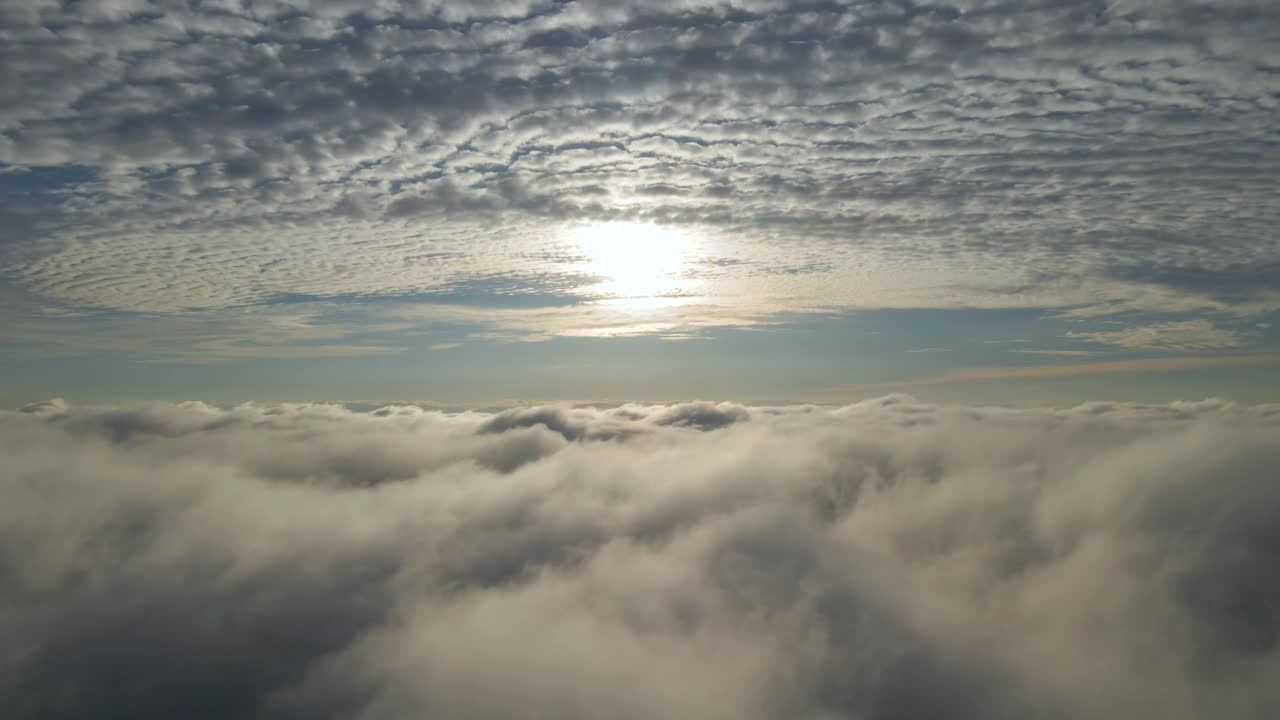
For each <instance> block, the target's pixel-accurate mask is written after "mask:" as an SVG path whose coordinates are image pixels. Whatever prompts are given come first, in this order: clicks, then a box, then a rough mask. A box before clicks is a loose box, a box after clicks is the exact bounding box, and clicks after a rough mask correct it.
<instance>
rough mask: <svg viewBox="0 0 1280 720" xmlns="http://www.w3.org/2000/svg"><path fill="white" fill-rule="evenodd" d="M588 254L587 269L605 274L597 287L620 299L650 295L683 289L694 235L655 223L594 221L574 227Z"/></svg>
mask: <svg viewBox="0 0 1280 720" xmlns="http://www.w3.org/2000/svg"><path fill="white" fill-rule="evenodd" d="M572 233H573V234H572V239H573V243H574V244H575V245H576V246H577V249H578V251H579V252H580V253H581V254H582V256H583V257H584V258H585V261H584V262H583V264H582V269H583V270H584V271H586V272H587V273H589V274H591V275H593V276H595V277H597V278H599V281H598V282H596V283H594V284H593V285H592V286H591V289H592V290H593V291H594V292H598V293H601V294H604V295H610V296H613V297H618V298H647V297H654V296H659V295H664V294H669V293H673V292H675V291H677V290H679V289H680V277H679V274H680V272H681V271H682V270H683V269H684V267H685V263H686V261H687V256H688V254H689V238H688V236H687V235H686V234H685V233H684V232H681V231H680V230H676V229H674V228H669V227H663V226H660V225H655V224H653V223H634V222H607V223H592V224H590V225H584V226H581V227H579V228H576V229H575V230H573V231H572Z"/></svg>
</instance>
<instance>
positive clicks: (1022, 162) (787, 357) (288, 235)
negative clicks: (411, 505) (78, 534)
mask: <svg viewBox="0 0 1280 720" xmlns="http://www.w3.org/2000/svg"><path fill="white" fill-rule="evenodd" d="M0 65H2V66H3V67H4V73H3V77H2V78H0V405H3V406H6V407H17V406H20V405H23V404H26V403H31V402H36V401H41V400H46V399H48V398H52V397H65V398H67V399H69V400H73V401H92V402H117V401H145V400H170V401H177V400H188V399H193V400H204V401H209V402H215V403H234V402H240V401H244V400H259V401H298V402H301V401H332V402H351V403H378V402H384V401H400V402H417V403H422V404H424V405H430V404H434V405H437V406H441V407H486V406H505V405H510V404H519V403H537V402H543V401H555V402H581V403H589V402H596V403H620V402H627V401H643V402H670V401H680V400H692V399H697V398H704V399H712V400H732V401H739V402H749V403H788V402H802V403H835V404H839V403H846V402H851V401H856V400H859V399H862V398H869V397H876V396H880V395H884V394H886V393H889V392H906V393H910V394H912V395H914V396H917V397H920V398H925V399H929V400H935V401H939V402H961V403H991V404H1009V405H1028V404H1030V405H1046V404H1056V405H1061V404H1074V403H1078V402H1081V401H1085V400H1132V401H1141V402H1163V401H1169V400H1175V399H1201V398H1206V397H1222V398H1227V399H1231V400H1236V401H1242V402H1264V401H1276V400H1280V382H1277V380H1280V327H1277V318H1278V316H1280V236H1278V235H1277V233H1276V230H1275V228H1276V225H1277V222H1278V221H1280V202H1277V193H1276V185H1277V182H1276V181H1277V179H1278V178H1280V124H1278V123H1277V117H1280V112H1278V111H1280V5H1277V4H1276V3H1274V2H1262V1H1259V2H1246V1H1243V0H1240V1H1236V0H1219V1H1215V2H1191V1H1189V0H1152V1H1150V2H1136V1H1132V0H1126V1H1120V2H1103V1H1096V0H1089V1H1080V2H1076V1H1074V0H1067V1H1053V2H1048V1H1044V2H1039V1H1034V0H1027V1H1025V2H1013V1H1010V0H955V1H954V2H939V3H928V2H905V1H904V2H897V1H894V2H862V3H858V2H778V1H775V0H741V1H734V2H725V1H719V0H716V1H705V0H669V1H667V0H663V1H654V2H609V3H592V2H558V1H554V2H553V1H539V0H484V1H476V2H439V1H436V0H415V1H407V0H406V1H398V0H379V1H377V2H354V1H353V0H335V1H333V2H305V1H303V0H206V1H196V0H191V1H189V2H181V1H178V0H161V1H157V2H146V1H143V0H80V1H79V2H62V1H60V0H0Z"/></svg>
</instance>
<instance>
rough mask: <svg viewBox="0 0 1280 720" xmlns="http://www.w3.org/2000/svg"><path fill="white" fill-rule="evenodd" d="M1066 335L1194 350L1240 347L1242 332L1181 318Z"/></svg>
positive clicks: (1140, 347)
mask: <svg viewBox="0 0 1280 720" xmlns="http://www.w3.org/2000/svg"><path fill="white" fill-rule="evenodd" d="M1067 337H1069V338H1076V339H1081V340H1089V341H1091V342H1096V343H1102V344H1104V345H1118V346H1120V347H1123V348H1128V349H1130V350H1169V351H1182V352H1194V351H1197V350H1218V349H1222V348H1234V347H1240V345H1241V339H1240V335H1239V334H1238V333H1236V332H1235V331H1234V330H1225V329H1223V328H1219V327H1217V326H1216V325H1214V324H1213V323H1212V322H1211V321H1209V320H1182V321H1175V322H1165V323H1156V324H1154V325H1145V326H1142V327H1135V328H1127V329H1125V330H1102V331H1097V332H1069V333H1067Z"/></svg>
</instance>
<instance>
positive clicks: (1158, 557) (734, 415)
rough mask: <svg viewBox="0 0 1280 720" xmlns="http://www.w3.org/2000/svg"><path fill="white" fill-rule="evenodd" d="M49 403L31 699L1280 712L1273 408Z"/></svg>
mask: <svg viewBox="0 0 1280 720" xmlns="http://www.w3.org/2000/svg"><path fill="white" fill-rule="evenodd" d="M548 42H550V40H548ZM26 410H27V411H26V412H5V413H2V414H0V451H2V452H3V454H4V457H5V463H4V466H3V470H2V471H0V607H3V612H0V667H3V672H0V703H2V705H3V707H4V708H5V715H6V716H7V717H11V718H37V717H39V718H59V717H68V718H70V717H76V718H82V717H95V718H136V717H144V716H145V717H189V718H246V717H279V718H289V717H300V718H301V717H306V718H317V717H321V718H324V717H333V718H354V717H359V718H379V719H380V718H388V719H391V718H404V717H440V718H509V717H558V718H657V717H672V718H733V719H735V720H738V719H742V718H834V717H857V718H902V717H967V718H1004V717H1010V718H1012V717H1028V716H1034V717H1048V718H1114V717H1165V718H1203V717H1218V718H1269V717H1276V716H1277V713H1280V684H1278V683H1276V682H1275V679H1276V678H1277V677H1280V675H1278V674H1277V673H1278V672H1280V650H1278V649H1277V636H1278V634H1280V579H1277V576H1276V575H1275V573H1274V568H1275V565H1276V562H1277V560H1278V559H1280V485H1278V484H1277V483H1276V477H1275V468H1277V467H1280V446H1278V445H1277V443H1276V442H1275V439H1276V436H1277V435H1276V429H1277V426H1278V425H1280V408H1276V407H1264V406H1259V407H1241V406H1235V405H1231V404H1228V403H1223V402H1218V401H1206V402H1201V403H1178V404H1171V405H1158V406H1140V405H1122V404H1092V405H1083V406H1080V407H1076V408H1073V409H1065V410H1002V409H990V408H966V407H943V406H932V405H925V404H921V403H918V402H916V401H914V400H912V399H911V398H908V397H902V396H894V397H888V398H882V399H878V400H872V401H867V402H863V403H860V404H856V405H852V406H848V407H844V408H838V409H831V408H815V407H789V408H746V407H740V406H734V405H726V404H721V405H714V404H709V403H708V404H687V405H681V406H669V407H642V406H624V407H620V408H613V409H583V408H576V409H565V408H533V409H522V410H515V411H510V412H507V413H502V414H496V415H495V414H484V413H462V414H444V413H438V412H432V411H425V410H421V409H418V408H414V407H389V408H384V409H382V410H379V411H375V412H372V413H357V412H352V411H350V410H347V409H344V408H341V407H336V406H324V405H293V406H258V405H244V406H240V407H236V408H233V409H229V410H226V409H217V408H213V407H209V406H206V405H202V404H196V403H189V404H181V405H154V406H147V407H141V408H88V407H78V406H68V405H67V404H65V403H61V402H49V403H42V404H40V405H37V406H31V407H28V408H26Z"/></svg>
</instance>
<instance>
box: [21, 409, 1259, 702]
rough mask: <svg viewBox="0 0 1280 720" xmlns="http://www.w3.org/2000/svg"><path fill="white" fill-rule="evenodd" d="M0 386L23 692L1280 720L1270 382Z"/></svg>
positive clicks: (173, 698) (45, 697)
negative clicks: (22, 398) (69, 392)
mask: <svg viewBox="0 0 1280 720" xmlns="http://www.w3.org/2000/svg"><path fill="white" fill-rule="evenodd" d="M29 410H31V411H29V412H6V413H0V453H2V454H3V457H4V458H5V461H4V463H3V465H2V467H0V668H3V672H0V706H3V707H4V708H5V712H4V714H5V716H6V717H10V718H17V719H19V720H21V719H24V718H84V717H94V718H136V717H185V718H251V717H252V718H257V717H267V718H295V717H296V718H368V719H377V720H380V719H383V718H386V719H388V720H390V719H393V718H405V717H440V718H510V717H544V718H550V717H555V718H646V719H647V718H661V717H670V718H726V719H729V718H732V719H733V720H741V719H744V718H837V717H841V718H844V717H848V718H926V717H958V718H1023V717H1045V718H1115V717H1163V718H1204V717H1216V718H1270V717H1277V716H1280V683H1276V682H1275V679H1276V678H1277V677H1280V649H1278V642H1280V576H1277V575H1276V573H1275V572H1274V570H1275V567H1276V565H1277V562H1278V561H1280V483H1278V482H1277V478H1276V474H1275V469H1276V468H1277V467H1280V443H1277V442H1276V440H1277V437H1278V436H1277V429H1278V427H1280V408H1276V407H1265V406H1257V407H1242V406H1235V405H1231V404H1228V403H1223V402H1218V401H1206V402H1202V403H1177V404H1172V405H1159V406H1140V405H1123V404H1091V405H1084V406H1080V407H1077V408H1073V409H1067V410H1006V409H991V408H965V407H942V406H932V405H924V404H920V403H918V402H916V401H914V400H912V399H911V398H907V397H902V396H895V397H888V398H882V399H879V400H873V401H867V402H864V403H860V404H857V405H852V406H849V407H844V408H838V409H830V408H816V407H789V408H745V407H741V406H735V405H728V404H721V405H715V404H711V403H692V404H684V405H676V406H670V407H641V406H623V407H619V408H612V409H593V408H573V409H567V408H531V409H521V410H514V411H510V412H506V413H500V414H484V413H462V414H445V413H439V412H432V411H426V410H422V409H419V408H416V407H389V408H384V409H382V410H378V411H374V412H371V413H358V412H353V411H350V410H347V409H344V408H341V407H336V406H324V405H291V406H274V407H268V406H259V405H245V406H240V407H236V408H233V409H230V410H225V409H218V408H213V407H209V406H206V405H202V404H199V403H186V404H181V405H154V406H148V407H142V408H87V407H79V406H75V405H68V404H66V403H62V402H60V401H58V402H51V403H44V404H41V405H39V406H33V407H31V408H29Z"/></svg>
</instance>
